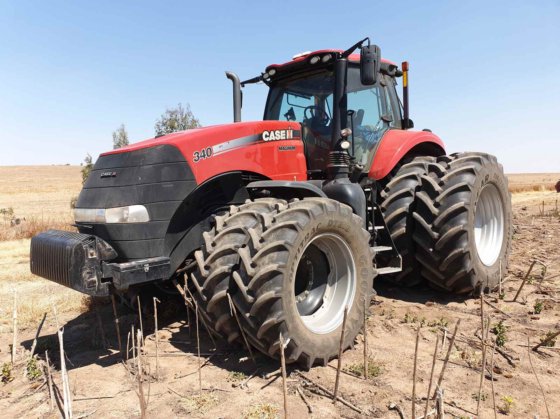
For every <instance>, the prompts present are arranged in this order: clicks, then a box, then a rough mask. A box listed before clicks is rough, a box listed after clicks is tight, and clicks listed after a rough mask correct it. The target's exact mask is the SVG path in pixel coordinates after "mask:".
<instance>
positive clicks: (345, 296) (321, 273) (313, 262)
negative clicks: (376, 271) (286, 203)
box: [294, 233, 356, 334]
mask: <svg viewBox="0 0 560 419" xmlns="http://www.w3.org/2000/svg"><path fill="white" fill-rule="evenodd" d="M355 293H356V264H355V263H354V257H353V256H352V252H351V250H350V248H349V247H348V244H347V243H346V241H345V240H344V239H343V238H342V237H340V236H339V235H337V234H333V233H325V234H320V235H318V236H317V237H314V238H313V239H312V240H311V241H310V242H309V243H308V244H307V246H306V248H305V249H304V251H303V254H302V256H301V257H300V259H299V260H298V262H297V270H296V277H295V280H294V295H295V300H296V308H297V311H298V314H299V316H300V318H301V319H302V321H303V323H304V324H305V326H306V327H307V328H308V329H309V330H310V331H311V332H313V333H317V334H325V333H330V332H332V331H333V330H335V329H336V328H337V327H338V326H339V325H340V324H342V319H343V316H344V308H345V307H348V308H350V307H351V306H352V302H353V301H354V296H355Z"/></svg>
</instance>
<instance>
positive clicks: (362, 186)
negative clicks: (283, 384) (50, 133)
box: [31, 38, 512, 367]
mask: <svg viewBox="0 0 560 419" xmlns="http://www.w3.org/2000/svg"><path fill="white" fill-rule="evenodd" d="M358 50H359V51H360V52H359V53H354V51H358ZM407 67H408V65H407V64H406V63H403V65H402V66H401V68H400V69H399V68H398V66H397V65H395V64H393V63H392V62H390V61H387V60H384V59H381V56H380V50H379V48H378V47H377V46H375V45H370V43H369V39H368V38H366V39H364V40H363V41H360V42H358V43H357V44H356V45H354V46H352V47H351V48H349V49H348V50H346V51H340V50H321V51H316V52H310V53H303V54H299V55H297V56H295V57H294V58H293V59H292V60H291V61H289V62H287V63H284V64H273V65H269V66H268V67H267V68H266V70H265V71H264V73H262V74H261V75H260V76H258V77H255V78H252V79H249V80H246V81H244V82H240V81H239V79H238V77H237V76H236V75H235V74H233V73H226V74H227V76H228V78H230V79H231V80H232V82H233V92H234V95H233V96H234V101H233V102H234V123H233V124H226V125H218V126H210V127H204V128H200V129H193V130H188V131H183V132H177V133H173V134H169V135H165V136H161V137H157V138H153V139H150V140H147V141H143V142H139V143H136V144H133V145H130V146H128V147H125V148H121V149H117V150H112V151H109V152H107V153H104V154H102V155H101V156H100V157H99V158H98V160H97V162H96V164H95V167H94V169H93V171H92V172H91V174H90V176H89V178H88V179H87V181H86V183H85V185H84V188H83V190H82V192H81V194H80V196H79V199H78V202H77V205H76V209H75V222H76V227H77V229H78V231H79V232H76V233H73V232H64V231H53V230H51V231H47V232H44V233H41V234H39V235H37V236H35V237H34V238H33V239H32V242H31V270H32V272H33V273H34V274H36V275H39V276H42V277H44V278H47V279H50V280H53V281H56V282H58V283H60V284H63V285H66V286H68V287H72V288H74V289H76V290H78V291H81V292H83V293H86V294H89V295H92V296H107V295H110V294H111V293H116V294H121V295H127V294H128V295H130V294H131V293H134V292H135V290H137V289H138V288H139V287H140V286H142V285H144V284H147V283H153V284H157V285H158V286H162V287H164V286H165V285H166V284H169V283H170V282H171V281H173V280H177V281H181V283H183V281H184V285H185V286H186V287H188V288H189V289H190V291H191V292H192V294H193V296H194V298H195V300H196V303H197V306H198V308H199V310H200V314H201V315H202V317H203V319H204V320H205V323H206V324H207V325H208V326H209V328H210V329H211V332H212V333H215V334H216V335H219V336H221V337H224V338H226V339H227V340H228V341H229V342H232V343H233V342H235V341H238V340H239V339H240V338H241V334H240V333H241V330H240V328H239V327H238V323H237V322H236V320H235V317H232V312H231V311H230V305H229V300H230V299H231V300H232V302H233V304H234V305H235V308H236V310H237V311H238V312H239V313H240V316H239V324H240V326H241V328H242V329H243V332H244V334H245V336H246V338H247V339H248V341H249V342H250V344H251V345H253V346H254V347H256V348H258V349H259V350H261V351H262V352H264V353H266V354H268V355H270V356H273V357H274V356H277V355H278V351H279V334H280V332H281V333H282V336H283V337H284V338H285V339H286V340H287V341H288V344H287V347H286V356H287V359H288V360H290V361H292V362H299V363H301V364H303V365H304V366H306V367H311V366H312V365H313V364H315V363H326V362H328V361H329V360H330V359H332V358H333V357H335V356H336V355H337V353H338V346H339V339H340V329H341V327H342V321H343V313H344V309H345V308H347V310H348V315H347V322H346V333H345V342H344V345H345V347H346V348H347V347H349V346H351V345H352V343H353V341H354V339H355V338H356V336H357V334H358V333H359V330H360V328H361V325H362V322H363V318H364V309H365V304H364V300H365V302H367V303H368V304H369V301H370V298H371V296H372V295H373V292H374V291H373V281H374V278H376V277H378V276H381V275H383V276H385V277H386V278H387V279H388V280H390V281H393V282H394V283H396V284H399V285H402V286H410V285H414V284H417V283H419V282H421V281H427V282H428V283H429V284H430V285H431V286H432V287H434V288H436V289H438V290H444V291H448V292H451V293H458V294H468V293H473V292H480V291H481V290H484V289H491V288H494V287H495V286H496V285H497V283H498V281H499V274H500V271H501V270H502V269H506V268H507V260H508V254H509V252H510V241H511V235H512V223H511V209H510V207H511V203H510V196H509V193H508V188H507V180H506V178H505V176H504V174H503V171H502V167H501V165H500V164H499V163H498V162H497V160H496V158H495V157H493V156H491V155H488V154H482V153H473V152H469V153H456V154H450V155H447V154H446V152H445V149H444V145H443V142H442V141H441V139H440V138H439V137H437V136H436V135H435V134H433V133H432V132H431V131H430V130H427V129H426V130H422V131H415V130H412V129H411V128H413V123H412V121H411V119H410V118H409V113H408V91H407V87H408V86H407V85H408V81H407V76H408V74H407V71H408V68H407ZM401 77H402V85H403V101H402V105H401V102H400V101H399V98H398V96H397V91H396V84H397V80H398V79H399V78H401ZM259 82H262V83H264V84H266V85H267V86H268V87H269V93H268V99H267V102H266V107H265V110H264V118H263V120H262V121H257V122H241V121H240V114H241V87H244V86H245V85H248V84H252V83H259Z"/></svg>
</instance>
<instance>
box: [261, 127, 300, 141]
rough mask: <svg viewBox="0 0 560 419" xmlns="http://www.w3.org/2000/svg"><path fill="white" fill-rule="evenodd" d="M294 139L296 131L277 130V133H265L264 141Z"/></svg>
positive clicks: (263, 135) (263, 134)
mask: <svg viewBox="0 0 560 419" xmlns="http://www.w3.org/2000/svg"><path fill="white" fill-rule="evenodd" d="M292 138H294V130H292V129H291V128H290V129H277V130H275V131H263V133H262V139H263V141H279V140H291V139H292Z"/></svg>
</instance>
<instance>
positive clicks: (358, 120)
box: [264, 50, 402, 172]
mask: <svg viewBox="0 0 560 419" xmlns="http://www.w3.org/2000/svg"><path fill="white" fill-rule="evenodd" d="M335 53H341V51H334V50H331V51H317V52H313V53H305V54H300V55H297V56H295V57H294V59H293V60H292V61H290V62H288V63H285V64H280V65H271V66H269V67H267V69H266V72H265V75H266V78H264V81H265V82H266V83H267V84H268V86H269V88H270V90H269V93H268V100H267V103H266V108H265V112H264V119H265V120H280V121H296V122H299V123H300V124H301V126H302V139H303V141H304V144H305V154H306V159H307V164H308V167H309V169H310V171H312V172H319V171H323V170H325V168H326V165H327V164H328V159H329V152H330V151H331V150H332V149H333V145H332V136H333V115H334V114H333V112H334V107H333V97H334V88H335V69H334V62H333V56H334V54H335ZM348 61H349V63H348V70H347V78H346V83H345V84H346V86H345V91H346V103H345V104H343V109H342V110H341V111H342V113H343V114H344V115H345V116H346V118H345V121H343V122H344V127H347V128H350V129H351V131H352V134H351V138H350V143H351V148H350V149H349V150H348V151H349V153H350V155H351V156H352V157H353V158H354V161H355V163H356V164H359V165H361V166H362V167H364V169H365V170H368V169H369V166H370V165H371V161H372V159H373V155H374V153H375V150H376V146H377V144H379V141H380V139H381V137H382V136H383V134H384V133H385V132H386V131H387V130H389V129H394V128H400V127H401V119H402V117H401V110H400V104H399V102H398V98H397V94H396V90H395V84H396V81H395V77H394V76H395V75H396V74H397V69H396V66H395V65H393V64H391V63H389V62H386V61H384V62H383V63H382V66H381V73H380V74H379V75H378V77H377V80H376V82H375V84H373V85H366V84H363V83H362V80H361V77H360V66H359V62H360V56H359V55H358V54H352V55H350V56H349V59H348ZM389 69H391V70H392V76H390V75H389V74H388V73H389ZM344 105H345V106H344Z"/></svg>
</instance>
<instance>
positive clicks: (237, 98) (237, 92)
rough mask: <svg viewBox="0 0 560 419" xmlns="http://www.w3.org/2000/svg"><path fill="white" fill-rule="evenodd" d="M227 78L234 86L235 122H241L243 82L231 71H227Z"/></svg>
mask: <svg viewBox="0 0 560 419" xmlns="http://www.w3.org/2000/svg"><path fill="white" fill-rule="evenodd" d="M226 77H227V78H228V79H230V80H231V82H232V84H233V122H241V82H240V81H239V77H237V74H235V73H232V72H231V71H226Z"/></svg>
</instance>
